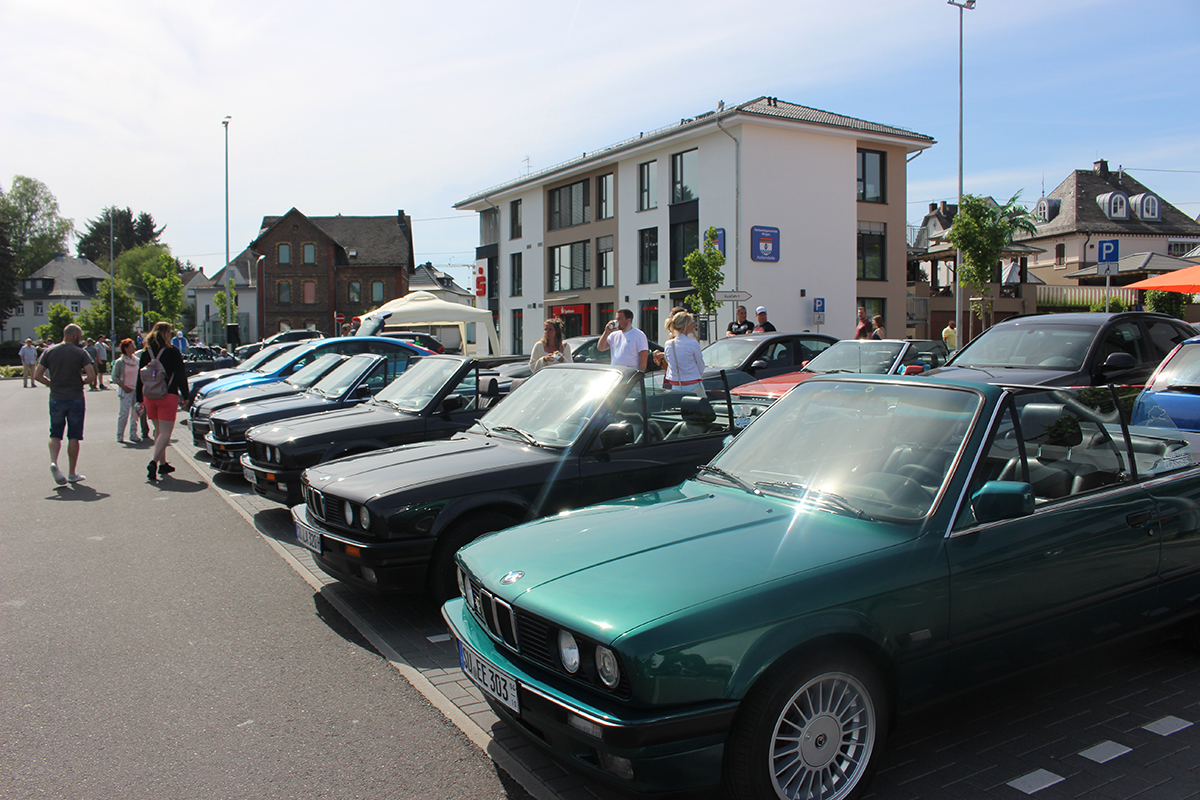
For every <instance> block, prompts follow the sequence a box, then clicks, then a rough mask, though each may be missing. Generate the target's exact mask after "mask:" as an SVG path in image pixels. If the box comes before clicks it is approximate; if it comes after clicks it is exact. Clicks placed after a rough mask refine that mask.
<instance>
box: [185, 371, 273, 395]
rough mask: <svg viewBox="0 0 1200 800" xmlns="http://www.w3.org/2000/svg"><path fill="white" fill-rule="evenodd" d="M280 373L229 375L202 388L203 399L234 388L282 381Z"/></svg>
mask: <svg viewBox="0 0 1200 800" xmlns="http://www.w3.org/2000/svg"><path fill="white" fill-rule="evenodd" d="M282 380H283V378H281V377H280V376H278V375H264V374H263V373H261V372H242V373H238V374H237V375H229V376H226V377H224V378H221V379H220V380H218V381H216V382H215V383H210V384H208V385H207V386H205V387H204V388H202V389H201V390H200V397H201V399H203V398H205V397H210V396H212V395H214V394H223V393H225V392H228V391H231V390H233V389H241V388H244V387H246V386H258V385H259V384H263V383H278V382H280V381H282Z"/></svg>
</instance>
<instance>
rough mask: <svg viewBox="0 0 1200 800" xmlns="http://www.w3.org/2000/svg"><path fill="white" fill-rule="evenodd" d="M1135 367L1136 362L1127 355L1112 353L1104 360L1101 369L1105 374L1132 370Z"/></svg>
mask: <svg viewBox="0 0 1200 800" xmlns="http://www.w3.org/2000/svg"><path fill="white" fill-rule="evenodd" d="M1136 366H1137V362H1136V361H1134V360H1133V356H1131V355H1129V353H1113V354H1112V355H1110V356H1109V357H1108V358H1106V359H1104V366H1103V367H1102V368H1101V369H1103V370H1104V371H1105V372H1117V371H1119V370H1123V369H1133V368H1134V367H1136Z"/></svg>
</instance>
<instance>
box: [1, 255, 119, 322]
mask: <svg viewBox="0 0 1200 800" xmlns="http://www.w3.org/2000/svg"><path fill="white" fill-rule="evenodd" d="M107 277H108V273H107V272H105V271H104V270H102V269H100V267H98V266H96V265H95V264H94V263H92V262H91V261H89V260H88V259H86V258H73V257H71V256H68V255H63V254H62V253H59V254H57V255H55V256H54V258H52V259H51V260H50V261H49V262H47V263H46V264H45V265H44V266H43V267H42V268H41V269H39V270H38V271H37V272H35V273H33V274H32V275H30V276H29V277H28V278H22V279H21V283H20V289H21V301H20V302H19V303H18V304H17V305H16V306H14V307H13V314H12V316H11V317H9V319H8V322H7V323H6V324H5V326H4V334H3V338H4V339H7V340H9V341H21V340H23V339H27V338H30V337H33V336H36V335H37V333H36V331H37V326H39V325H45V324H46V323H48V322H49V321H50V306H52V305H64V306H66V307H67V308H68V309H69V310H70V311H71V313H72V314H78V313H79V312H80V311H82V310H83V309H85V308H87V307H88V306H90V305H91V304H92V299H93V298H94V297H95V296H96V290H97V288H98V287H99V286H100V283H101V282H102V281H103V280H104V279H106V278H107Z"/></svg>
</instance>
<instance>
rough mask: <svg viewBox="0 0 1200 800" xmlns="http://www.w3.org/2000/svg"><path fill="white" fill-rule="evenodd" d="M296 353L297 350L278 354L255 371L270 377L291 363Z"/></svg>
mask: <svg viewBox="0 0 1200 800" xmlns="http://www.w3.org/2000/svg"><path fill="white" fill-rule="evenodd" d="M296 352H297V351H295V350H284V351H283V352H282V353H276V354H275V357H274V358H268V359H267V360H266V361H265V362H263V363H262V364H260V365H259V366H258V367H257V368H256V369H255V371H256V372H264V373H266V374H268V375H270V374H271V373H273V372H278V371H279V370H281V369H283V368H284V367H285V366H287V365H288V364H289V363H291V361H292V359H294V358H295V357H296Z"/></svg>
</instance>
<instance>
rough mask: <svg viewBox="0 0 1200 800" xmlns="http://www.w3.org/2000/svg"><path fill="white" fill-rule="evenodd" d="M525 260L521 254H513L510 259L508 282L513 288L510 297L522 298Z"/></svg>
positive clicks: (510, 290) (509, 293)
mask: <svg viewBox="0 0 1200 800" xmlns="http://www.w3.org/2000/svg"><path fill="white" fill-rule="evenodd" d="M523 260H524V259H523V258H522V256H521V254H520V253H513V254H512V255H510V256H509V257H508V282H509V286H510V287H511V288H510V289H509V292H508V296H509V297H520V296H521V283H522V261H523Z"/></svg>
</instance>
